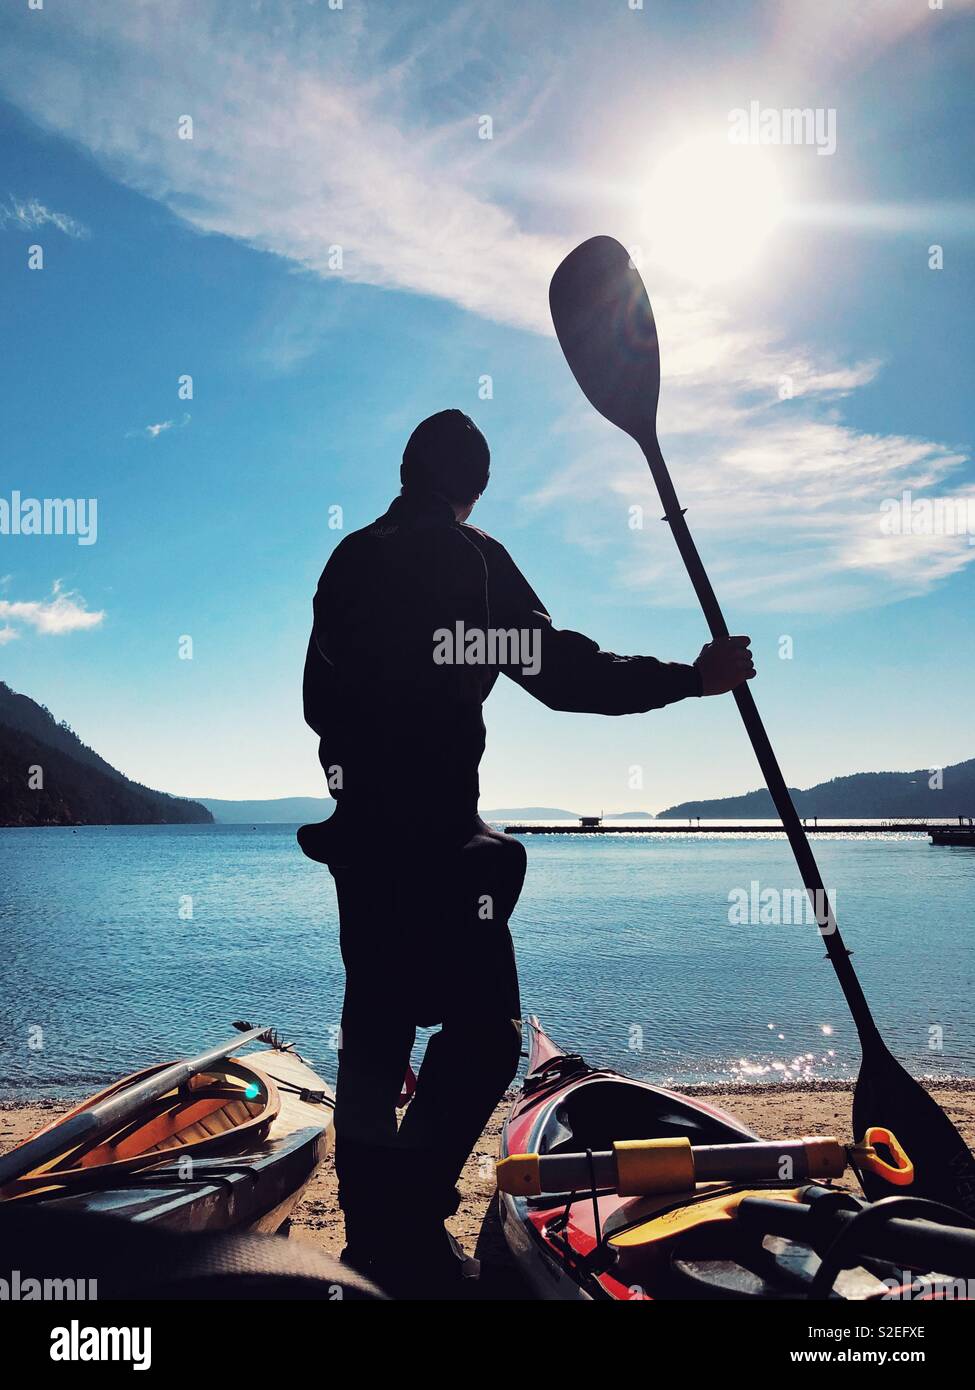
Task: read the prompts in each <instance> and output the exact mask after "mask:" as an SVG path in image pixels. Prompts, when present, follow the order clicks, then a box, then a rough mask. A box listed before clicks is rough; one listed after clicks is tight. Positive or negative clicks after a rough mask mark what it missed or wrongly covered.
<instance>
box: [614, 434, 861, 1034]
mask: <svg viewBox="0 0 975 1390" xmlns="http://www.w3.org/2000/svg"><path fill="white" fill-rule="evenodd" d="M638 442H639V444H640V447H641V448H642V450H643V453H644V455H645V457H646V460H647V463H648V465H649V467H650V472H651V473H652V474H653V480H654V482H655V483H656V485H657V491H658V492H659V494H660V500H661V502H662V503H663V507H664V520H665V521H667V522H668V523H669V525H670V529H671V532H672V534H673V537H674V540H675V541H676V542H677V549H678V550H679V551H680V554H681V559H682V560H683V561H684V564H685V566H686V568H687V573H688V574H689V575H690V579H691V583H692V584H693V586H694V592H695V593H696V594H697V597H698V600H699V602H700V604H701V608H702V609H703V611H704V617H705V619H706V621H707V625H708V627H709V629H710V631H711V636H712V637H715V638H721V637H727V636H728V624H727V623H726V622H725V620H724V615H723V613H722V612H721V607H720V605H719V603H718V600H717V598H716V597H715V594H714V590H713V589H712V588H711V581H710V579H708V576H707V571H706V570H705V568H704V565H703V563H702V561H701V557H700V555H698V553H697V546H696V545H695V544H694V538H693V537H692V535H691V533H690V530H689V529H688V526H687V522H686V521H685V520H684V509H683V507H682V506H681V505H680V502H679V501H678V500H677V493H676V492H675V490H674V485H673V483H672V482H671V479H670V473H669V472H668V469H667V465H666V463H665V462H664V457H663V455H662V454H661V452H660V445H659V443H658V442H657V437H656V434H654V433H650V434H648V436H647V437H646V439H640V440H639V441H638ZM733 693H734V697H735V703H736V704H737V706H738V712H739V714H740V715H741V719H742V723H743V724H744V726H745V730H746V732H747V734H748V737H749V739H750V740H751V745H752V748H753V749H754V750H755V757H756V758H757V759H758V765H759V767H760V768H761V769H762V775H763V777H764V778H765V785H766V786H767V787H768V790H769V793H770V795H771V797H772V801H773V803H774V805H775V809H776V811H777V812H778V814H779V819H780V820H781V822H782V828H783V829H784V830H785V833H786V835H787V836H788V837H789V844H790V845H791V846H792V853H793V854H794V856H795V860H796V864H797V865H798V868H799V873H800V875H801V876H802V881H803V883H804V885H805V888H806V892H807V893H808V894H809V900H810V902H811V903H812V905H813V910H814V912H815V913H816V920H817V922H819V924H820V926H819V930H820V932H821V934H822V937H823V941H824V942H825V945H826V950H827V953H828V955H829V959H830V962H831V964H832V966H833V969H834V970H835V971H836V977H837V979H838V980H839V982H840V988H841V989H842V991H843V994H844V996H845V998H846V1002H847V1004H848V1005H849V1007H850V1013H851V1014H852V1015H853V1021H854V1023H855V1024H856V1029H857V1032H858V1034H859V1035H860V1041H861V1043H862V1044H863V1046H864V1048H866V1047H867V1046H868V1045H869V1044H871V1043H873V1044H879V1045H880V1046H881V1047H883V1046H884V1044H883V1041H882V1039H881V1037H880V1034H879V1032H878V1030H877V1025H876V1023H875V1022H874V1020H873V1015H872V1014H871V1013H870V1006H869V1005H868V1004H867V1000H866V997H865V995H864V993H863V990H862V988H861V986H860V981H859V980H858V979H857V976H856V971H855V970H854V969H853V965H852V962H851V961H850V953H849V951H848V950H847V949H846V947H845V946H844V944H843V938H842V937H841V936H840V930H839V927H838V926H837V925H836V919H835V917H834V916H833V909H832V906H831V905H830V902H829V898H828V896H827V894H826V889H825V888H824V886H823V880H822V876H821V874H820V872H819V867H818V865H817V863H816V859H815V857H814V855H813V852H812V849H811V848H810V845H809V840H808V838H807V836H806V832H805V830H804V829H803V828H802V822H801V821H800V820H799V816H798V814H797V812H796V808H795V806H794V805H793V803H792V797H791V796H790V794H789V788H788V787H787V786H786V784H785V778H784V777H783V776H782V772H781V770H780V768H779V764H778V759H777V758H776V756H775V752H774V750H773V748H772V745H771V743H770V742H769V737H768V734H767V733H766V732H765V725H764V724H763V723H762V717H761V715H760V714H759V712H758V708H757V706H756V704H755V700H754V698H753V696H752V692H751V690H749V688H748V686H747V684H742V685H739V686H738V687H737V689H736V690H735V691H734V692H733ZM824 919H825V920H824Z"/></svg>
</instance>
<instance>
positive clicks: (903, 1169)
mask: <svg viewBox="0 0 975 1390" xmlns="http://www.w3.org/2000/svg"><path fill="white" fill-rule="evenodd" d="M877 1144H883V1146H884V1148H886V1149H889V1150H890V1152H891V1154H892V1156H893V1159H894V1162H893V1163H887V1162H886V1161H885V1160H884V1159H882V1158H881V1157H880V1155H879V1154H878V1153H877V1150H876V1145H877ZM850 1156H851V1157H852V1158H854V1159H855V1160H856V1162H857V1163H858V1164H859V1165H860V1167H861V1168H865V1169H866V1170H867V1172H868V1173H875V1174H876V1175H877V1177H878V1178H883V1179H884V1181H885V1182H889V1183H890V1184H891V1186H892V1187H910V1185H911V1183H912V1182H913V1181H914V1164H913V1163H912V1162H911V1160H910V1159H909V1158H908V1156H907V1154H906V1153H905V1152H904V1149H903V1147H902V1145H901V1143H900V1141H899V1139H898V1138H897V1135H896V1134H895V1133H894V1132H893V1130H890V1129H887V1128H885V1126H884V1125H871V1126H870V1128H869V1129H868V1130H867V1132H866V1134H865V1135H864V1136H863V1141H862V1143H860V1144H854V1145H853V1147H852V1148H851V1149H850Z"/></svg>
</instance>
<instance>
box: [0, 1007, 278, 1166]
mask: <svg viewBox="0 0 975 1390" xmlns="http://www.w3.org/2000/svg"><path fill="white" fill-rule="evenodd" d="M266 1032H269V1030H266V1029H264V1028H251V1029H249V1030H248V1032H246V1033H242V1034H239V1035H238V1036H237V1037H235V1038H232V1039H231V1040H230V1042H226V1043H221V1044H220V1046H219V1047H211V1048H210V1049H209V1050H208V1051H206V1052H201V1053H200V1055H199V1057H190V1058H187V1059H186V1061H183V1062H173V1064H172V1065H171V1066H168V1067H165V1066H164V1067H163V1068H162V1069H161V1070H160V1071H157V1072H156V1073H155V1075H153V1076H149V1077H147V1078H146V1079H145V1081H139V1082H136V1083H135V1084H134V1085H132V1086H127V1087H126V1088H125V1089H124V1090H122V1091H118V1092H116V1093H115V1094H114V1095H109V1096H106V1097H105V1099H104V1100H102V1101H99V1102H98V1104H97V1105H92V1106H90V1107H89V1108H88V1109H87V1110H79V1111H78V1113H77V1114H76V1115H71V1116H69V1117H68V1119H66V1120H65V1121H64V1122H63V1123H62V1124H58V1125H53V1126H52V1127H51V1129H47V1130H45V1131H44V1133H43V1134H38V1135H36V1136H35V1138H33V1139H28V1141H27V1143H26V1144H20V1145H18V1147H17V1148H16V1149H12V1150H11V1152H10V1153H8V1154H4V1156H3V1157H2V1158H0V1191H2V1189H3V1188H4V1187H5V1186H6V1185H7V1183H9V1182H12V1181H13V1179H14V1178H19V1177H21V1176H22V1175H23V1174H24V1173H30V1172H32V1171H33V1170H34V1169H35V1168H39V1167H40V1166H41V1165H42V1164H43V1163H46V1162H47V1161H48V1160H49V1159H52V1158H56V1157H57V1156H58V1155H59V1154H61V1153H64V1152H65V1150H66V1149H69V1148H71V1147H72V1146H73V1145H74V1144H76V1143H81V1142H82V1141H84V1140H86V1139H90V1138H91V1137H92V1136H93V1135H95V1134H97V1133H98V1132H99V1131H100V1130H103V1129H106V1128H108V1127H109V1126H110V1125H116V1124H118V1122H119V1121H120V1120H124V1119H125V1118H126V1116H128V1115H131V1114H133V1113H134V1112H135V1111H136V1110H137V1109H138V1108H139V1106H140V1105H144V1104H145V1103H146V1102H147V1101H151V1100H157V1099H158V1098H159V1097H160V1096H164V1095H165V1094H166V1093H167V1091H171V1090H173V1089H174V1087H176V1086H181V1085H182V1084H183V1082H184V1081H188V1080H189V1079H190V1077H191V1076H195V1075H196V1073H197V1072H200V1071H206V1069H207V1067H210V1066H212V1065H213V1063H214V1062H219V1061H221V1060H222V1059H223V1058H224V1057H229V1056H230V1054H231V1053H232V1052H236V1051H237V1049H238V1048H240V1047H244V1046H245V1045H246V1044H247V1043H249V1042H256V1041H257V1040H258V1038H264V1036H265V1033H266Z"/></svg>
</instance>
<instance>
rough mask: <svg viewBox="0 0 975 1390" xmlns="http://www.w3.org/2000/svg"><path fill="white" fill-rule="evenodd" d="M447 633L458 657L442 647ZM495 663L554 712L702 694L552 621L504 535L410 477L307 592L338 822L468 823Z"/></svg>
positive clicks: (648, 662)
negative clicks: (469, 520) (410, 484)
mask: <svg viewBox="0 0 975 1390" xmlns="http://www.w3.org/2000/svg"><path fill="white" fill-rule="evenodd" d="M458 624H461V625H462V627H461V628H460V630H459V631H460V634H462V635H463V636H464V637H465V638H466V641H458V640H457V637H458V626H457V625H458ZM478 634H482V635H483V636H482V638H481V639H479V638H478ZM482 640H483V642H484V644H485V645H484V650H483V651H479V650H478V649H477V648H478V643H479V641H482ZM492 643H493V645H492ZM509 644H510V645H509ZM451 646H452V647H453V655H455V656H459V657H460V658H461V660H459V661H451V660H445V657H449V656H450V655H451ZM465 654H470V655H471V656H472V657H473V658H474V660H473V662H472V663H468V661H466V660H463V657H464V656H465ZM437 657H439V660H438V659H436V658H437ZM512 657H514V659H512ZM536 667H537V669H536ZM499 672H502V673H503V674H504V675H506V676H508V677H510V679H511V680H514V681H516V682H517V683H518V684H519V685H520V686H522V688H523V689H525V690H527V691H528V692H529V694H531V695H534V696H535V698H536V699H537V700H541V701H542V703H543V704H545V705H548V707H549V708H550V709H556V710H575V711H581V712H585V713H591V714H635V713H639V712H642V711H645V710H650V709H658V708H660V707H661V706H663V705H668V704H672V703H673V702H674V701H676V700H682V699H684V698H685V697H686V696H688V695H700V693H701V684H700V677H699V675H698V673H697V671H696V669H695V668H694V667H693V666H686V665H683V664H681V663H679V662H662V661H657V660H656V659H655V658H654V657H652V656H616V655H614V654H613V653H612V652H605V651H600V649H599V647H597V645H596V643H595V642H592V641H590V639H589V638H588V637H583V636H582V635H581V633H578V632H569V631H565V630H560V629H558V628H556V627H553V625H552V620H551V618H550V617H549V615H548V613H547V611H546V609H545V607H544V605H543V604H542V602H541V600H540V599H539V598H538V596H537V595H536V594H535V592H534V590H533V589H532V588H531V585H530V584H529V583H528V582H527V580H526V579H525V578H524V576H523V575H522V573H521V571H520V570H519V569H518V567H517V566H516V565H515V563H514V561H513V560H512V559H511V556H510V555H509V554H508V552H507V551H506V550H505V548H504V546H502V545H499V543H498V542H497V541H496V540H493V539H492V538H491V537H490V536H488V535H485V533H484V532H483V531H479V530H477V528H476V527H474V526H467V525H460V524H459V523H458V522H457V521H456V520H455V518H454V513H453V509H452V508H451V506H450V504H449V503H448V502H447V501H445V500H444V499H443V498H441V497H439V496H436V495H432V494H429V493H418V494H417V493H414V491H413V490H412V489H411V488H404V490H403V493H402V494H401V495H400V496H399V497H397V498H396V499H395V500H394V501H393V503H392V505H391V506H390V508H389V510H388V511H387V512H386V513H385V515H383V516H381V517H379V518H378V519H377V520H376V521H374V522H373V523H372V525H370V526H366V527H364V528H363V529H362V530H361V531H356V532H353V533H352V534H351V535H349V536H347V537H346V538H345V539H344V540H343V541H341V542H340V544H339V545H338V546H337V547H336V548H335V550H334V551H333V553H332V555H331V557H330V559H329V561H328V564H327V565H326V566H325V569H324V571H323V573H322V577H321V580H320V581H319V585H318V592H317V593H316V595H315V603H314V625H313V628H312V634H311V640H310V642H309V644H308V655H307V658H306V662H305V679H304V707H305V719H306V721H307V722H308V724H310V725H311V727H312V728H313V729H314V730H315V732H316V733H317V734H318V736H319V739H320V745H319V756H320V759H321V763H322V767H323V768H324V769H325V771H326V775H327V776H328V778H329V785H330V787H331V789H332V794H333V795H334V796H335V798H336V801H337V802H338V803H339V807H340V809H341V812H342V816H343V818H344V819H345V821H346V824H349V823H350V818H352V819H353V820H355V821H358V820H359V818H360V816H361V817H369V818H371V819H373V821H375V819H376V818H378V817H380V816H385V815H395V814H396V810H397V808H402V809H403V810H404V811H408V813H409V818H410V819H411V820H414V821H415V820H416V818H419V817H432V818H434V822H435V823H436V824H442V825H443V824H447V823H448V822H452V821H456V822H457V823H458V824H464V823H470V821H472V820H473V818H474V816H475V815H476V808H477V798H478V777H477V770H478V764H479V763H480V760H481V755H482V753H483V752H484V721H483V719H482V716H481V705H482V704H483V702H484V701H485V699H486V698H487V697H488V695H489V694H490V693H491V689H492V687H493V685H494V682H495V681H496V680H497V677H498V673H499Z"/></svg>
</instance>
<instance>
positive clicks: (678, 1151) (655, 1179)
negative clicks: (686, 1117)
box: [613, 1137, 695, 1197]
mask: <svg viewBox="0 0 975 1390" xmlns="http://www.w3.org/2000/svg"><path fill="white" fill-rule="evenodd" d="M613 1156H614V1158H615V1159H616V1177H617V1184H616V1191H617V1192H618V1193H619V1194H620V1196H621V1197H638V1196H640V1195H641V1193H644V1192H693V1190H694V1183H695V1177H694V1154H693V1151H692V1149H691V1141H690V1140H689V1139H685V1138H683V1137H681V1138H679V1139H622V1140H617V1142H616V1143H615V1144H614V1145H613Z"/></svg>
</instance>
